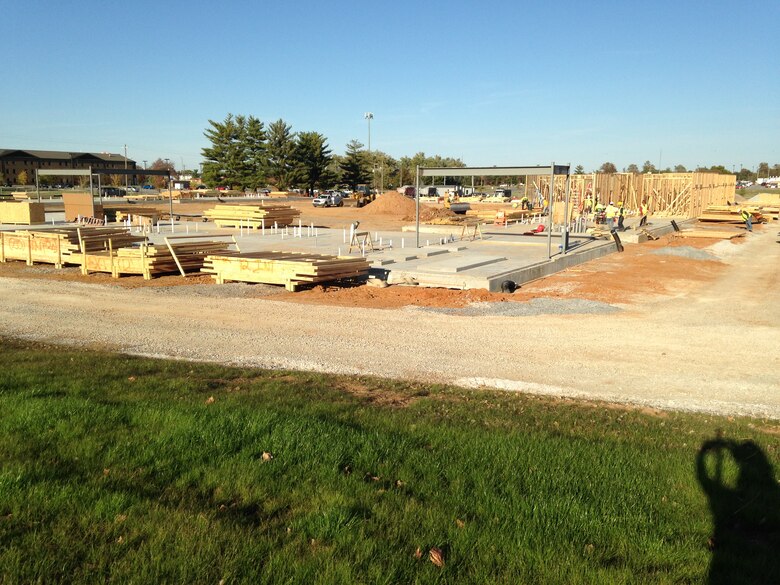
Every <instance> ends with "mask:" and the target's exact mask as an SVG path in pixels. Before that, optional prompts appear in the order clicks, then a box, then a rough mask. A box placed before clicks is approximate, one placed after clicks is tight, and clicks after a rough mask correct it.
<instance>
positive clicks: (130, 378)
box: [127, 376, 135, 382]
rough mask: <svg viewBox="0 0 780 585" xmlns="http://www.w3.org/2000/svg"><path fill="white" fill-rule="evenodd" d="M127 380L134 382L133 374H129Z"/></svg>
mask: <svg viewBox="0 0 780 585" xmlns="http://www.w3.org/2000/svg"><path fill="white" fill-rule="evenodd" d="M127 381H128V382H135V376H130V377H129V378H128V379H127Z"/></svg>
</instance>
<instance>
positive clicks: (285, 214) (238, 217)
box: [203, 203, 301, 229]
mask: <svg viewBox="0 0 780 585" xmlns="http://www.w3.org/2000/svg"><path fill="white" fill-rule="evenodd" d="M300 215H301V212H300V211H299V210H297V209H295V208H294V207H290V206H289V205H280V204H278V203H271V204H268V205H262V204H244V203H241V204H235V205H233V204H224V205H216V206H215V207H213V208H211V209H207V210H206V211H204V212H203V216H204V217H205V218H206V219H208V220H210V221H213V222H214V223H215V224H216V225H217V226H218V227H232V228H240V227H244V228H251V229H259V228H261V227H263V225H265V227H266V228H270V227H272V226H273V225H274V223H276V225H278V226H284V225H290V224H292V223H293V222H294V221H295V220H296V219H298V218H299V217H300Z"/></svg>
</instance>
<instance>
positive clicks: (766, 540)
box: [696, 436, 780, 585]
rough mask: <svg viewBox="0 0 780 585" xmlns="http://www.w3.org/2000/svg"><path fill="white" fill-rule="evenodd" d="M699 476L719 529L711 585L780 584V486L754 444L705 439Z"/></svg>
mask: <svg viewBox="0 0 780 585" xmlns="http://www.w3.org/2000/svg"><path fill="white" fill-rule="evenodd" d="M696 473H697V476H698V479H699V484H700V485H701V488H702V490H703V491H704V493H705V494H706V495H707V498H708V499H709V505H710V511H711V512H712V520H713V526H714V531H713V534H712V536H711V537H710V540H709V548H710V550H711V551H712V560H711V562H710V569H709V580H708V583H709V585H725V584H733V583H746V584H751V583H755V584H762V585H763V584H780V485H778V482H777V480H776V479H775V477H774V472H773V470H772V465H771V464H770V463H769V460H768V459H767V457H766V455H765V454H764V452H763V451H762V450H761V448H760V447H759V446H758V445H756V443H754V442H753V441H741V442H738V441H734V440H728V439H724V438H722V437H720V436H718V437H717V438H716V439H713V440H709V441H705V442H704V443H703V444H702V446H701V449H699V453H698V455H697V457H696Z"/></svg>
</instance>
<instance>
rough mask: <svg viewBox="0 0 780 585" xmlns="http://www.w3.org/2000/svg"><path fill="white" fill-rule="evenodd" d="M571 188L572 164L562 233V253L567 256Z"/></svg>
mask: <svg viewBox="0 0 780 585" xmlns="http://www.w3.org/2000/svg"><path fill="white" fill-rule="evenodd" d="M570 187H571V163H569V168H568V169H567V171H566V199H565V202H564V207H563V225H564V228H563V230H562V231H561V252H563V253H564V254H566V250H567V248H568V247H569V188H570Z"/></svg>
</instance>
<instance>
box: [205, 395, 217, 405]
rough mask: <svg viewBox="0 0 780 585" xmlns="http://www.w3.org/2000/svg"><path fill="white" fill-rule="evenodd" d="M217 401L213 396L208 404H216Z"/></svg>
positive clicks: (208, 400) (209, 398) (207, 401)
mask: <svg viewBox="0 0 780 585" xmlns="http://www.w3.org/2000/svg"><path fill="white" fill-rule="evenodd" d="M216 401H217V399H216V398H214V397H213V396H209V397H208V399H207V400H206V404H214V403H215V402H216Z"/></svg>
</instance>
